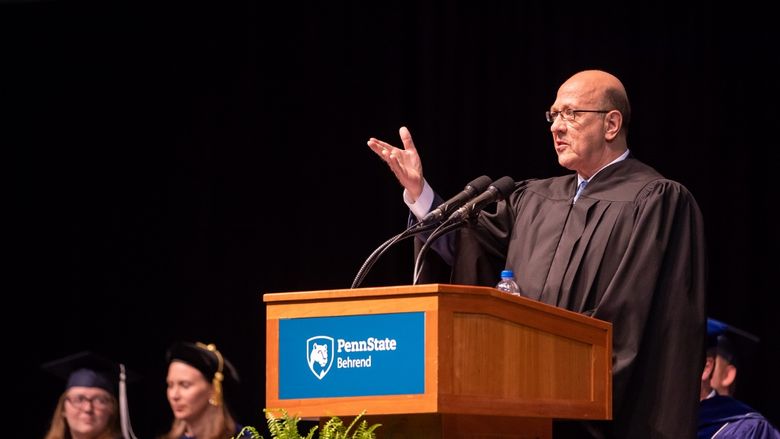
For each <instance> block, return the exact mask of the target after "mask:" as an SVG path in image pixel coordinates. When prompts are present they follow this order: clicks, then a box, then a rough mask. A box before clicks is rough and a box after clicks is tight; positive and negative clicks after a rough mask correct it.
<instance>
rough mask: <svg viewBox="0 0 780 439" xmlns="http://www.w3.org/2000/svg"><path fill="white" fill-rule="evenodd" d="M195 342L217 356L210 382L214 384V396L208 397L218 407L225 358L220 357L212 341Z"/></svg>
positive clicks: (220, 401)
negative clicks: (206, 342) (215, 366)
mask: <svg viewBox="0 0 780 439" xmlns="http://www.w3.org/2000/svg"><path fill="white" fill-rule="evenodd" d="M195 344H196V345H197V346H198V347H200V348H201V349H206V350H207V351H209V352H213V353H214V355H215V356H216V357H217V371H216V372H214V378H213V379H212V380H211V384H212V385H213V386H214V397H213V398H211V399H209V403H210V404H211V405H213V406H216V407H219V406H220V405H222V380H223V379H224V378H225V377H224V375H222V369H223V368H224V367H225V360H224V359H223V358H222V353H221V352H219V350H218V349H217V346H216V345H215V344H214V343H209V344H205V343H201V342H197V343H195Z"/></svg>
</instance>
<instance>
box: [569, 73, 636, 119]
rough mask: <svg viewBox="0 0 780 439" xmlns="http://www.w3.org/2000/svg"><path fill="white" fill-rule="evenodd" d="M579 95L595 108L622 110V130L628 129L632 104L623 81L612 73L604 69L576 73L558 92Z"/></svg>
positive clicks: (583, 100)
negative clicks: (629, 101)
mask: <svg viewBox="0 0 780 439" xmlns="http://www.w3.org/2000/svg"><path fill="white" fill-rule="evenodd" d="M561 93H565V94H574V95H577V96H578V97H579V98H580V99H582V102H588V103H589V104H590V105H594V107H593V108H607V109H615V110H618V111H620V114H622V115H623V126H622V131H623V133H624V134H625V132H627V131H628V123H629V121H630V120H631V106H630V104H629V103H628V95H627V94H626V89H625V87H623V83H622V82H620V80H619V79H618V78H617V77H616V76H615V75H612V74H610V73H607V72H605V71H602V70H584V71H582V72H579V73H575V74H574V75H573V76H572V77H571V78H569V79H567V80H566V82H564V83H563V85H561V87H560V88H559V89H558V94H559V95H560V94H561Z"/></svg>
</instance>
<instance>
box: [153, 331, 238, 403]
mask: <svg viewBox="0 0 780 439" xmlns="http://www.w3.org/2000/svg"><path fill="white" fill-rule="evenodd" d="M166 359H167V361H168V363H169V364H170V363H171V362H172V361H174V360H178V361H182V362H184V363H187V364H189V365H190V366H192V367H194V368H195V369H198V370H199V371H200V373H202V374H203V376H204V377H206V380H208V381H211V382H212V384H213V385H214V387H215V389H216V391H217V398H219V399H218V402H221V399H222V383H223V381H224V382H225V383H226V384H229V385H236V384H238V382H239V377H238V372H237V371H236V368H235V367H233V364H231V363H230V361H229V360H228V359H227V358H225V357H224V356H223V355H222V353H221V352H220V351H219V350H218V349H217V347H216V345H214V344H213V343H212V344H205V343H200V342H196V343H190V342H184V341H183V342H177V343H174V344H173V346H171V347H170V348H169V349H168V352H167V354H166Z"/></svg>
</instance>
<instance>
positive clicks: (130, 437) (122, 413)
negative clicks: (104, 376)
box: [119, 364, 138, 439]
mask: <svg viewBox="0 0 780 439" xmlns="http://www.w3.org/2000/svg"><path fill="white" fill-rule="evenodd" d="M119 419H120V423H121V424H122V437H124V439H138V438H136V437H135V433H133V426H132V425H130V407H129V406H128V404H127V383H126V374H125V365H124V364H120V365H119Z"/></svg>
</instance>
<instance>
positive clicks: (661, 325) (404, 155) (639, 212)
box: [367, 70, 706, 438]
mask: <svg viewBox="0 0 780 439" xmlns="http://www.w3.org/2000/svg"><path fill="white" fill-rule="evenodd" d="M545 116H546V118H547V121H548V122H549V123H550V133H551V135H552V140H553V151H554V152H555V154H556V155H557V158H558V163H559V164H560V165H561V166H563V167H564V168H566V169H569V170H571V171H573V172H572V173H571V174H569V175H565V176H558V177H553V178H544V179H527V180H522V181H519V182H515V184H514V189H513V190H511V191H510V192H511V193H509V194H504V195H505V196H504V197H503V199H502V200H500V201H499V202H498V203H497V204H496V206H495V210H494V211H490V212H488V211H484V212H481V213H479V214H478V215H477V217H476V220H475V221H472V222H471V223H470V224H469V227H462V228H460V229H457V230H456V231H454V232H453V233H448V234H445V235H443V236H442V237H441V238H440V239H439V240H438V241H440V242H437V243H436V245H435V246H432V247H431V248H433V249H435V252H436V253H438V255H439V256H441V259H443V260H444V261H445V262H446V263H447V264H448V265H449V268H448V270H447V272H446V273H443V275H442V276H439V277H437V276H436V275H435V274H431V273H425V274H424V275H423V277H422V278H421V279H422V281H424V282H434V281H439V282H447V283H456V284H467V285H484V286H493V285H495V283H496V280H497V279H498V278H499V273H500V271H501V270H502V269H505V268H506V269H511V270H513V271H514V273H515V274H516V275H517V282H518V284H519V286H520V290H521V294H522V295H523V296H526V297H529V298H531V299H535V300H539V301H542V302H544V303H547V304H552V305H555V306H558V307H562V308H566V309H568V310H572V311H576V312H579V313H582V314H585V315H589V316H592V317H595V318H598V319H601V320H605V321H608V322H611V323H612V325H613V339H612V343H613V346H612V354H613V356H612V360H613V361H612V372H613V380H612V390H613V392H612V420H611V421H589V422H584V421H583V422H580V421H566V422H555V423H554V426H553V431H554V437H556V438H562V437H579V438H582V437H586V438H587V437H592V438H650V437H652V438H690V437H695V435H696V422H695V420H696V411H697V407H698V394H699V375H700V373H701V367H700V366H699V365H701V364H702V363H703V361H704V346H703V340H704V335H705V330H704V327H705V318H706V317H705V315H706V310H705V281H706V257H705V234H704V226H703V219H702V215H701V212H700V209H699V207H698V205H697V203H696V201H695V199H694V197H693V195H692V194H691V193H690V192H689V191H688V189H687V188H686V187H685V186H683V185H682V184H680V183H679V182H676V181H673V180H670V179H668V178H665V177H663V176H662V175H661V174H660V173H658V172H657V171H656V170H655V169H653V168H652V167H650V166H648V165H647V164H645V163H643V162H641V161H640V160H639V159H638V158H636V157H635V156H634V155H632V154H631V152H630V151H629V148H628V140H627V135H628V127H629V122H630V119H631V107H630V104H629V100H628V96H627V93H626V90H625V88H624V86H623V84H622V82H621V81H620V80H619V79H618V78H617V77H615V76H614V75H612V74H610V73H607V72H604V71H600V70H586V71H581V72H578V73H576V74H574V75H573V76H571V77H570V78H569V79H568V80H566V81H565V82H564V83H563V84H562V85H561V86H560V87H559V89H558V93H557V96H556V99H555V101H554V102H553V103H552V105H551V106H550V109H549V111H547V112H546V115H545ZM399 132H400V137H401V142H402V147H396V146H393V145H392V144H390V143H388V142H385V141H382V140H379V139H376V138H370V139H369V140H368V142H367V143H368V146H369V148H370V149H371V150H372V151H373V152H374V153H376V155H377V156H379V157H380V158H381V159H382V160H383V161H385V162H386V163H387V165H388V166H389V168H390V170H391V171H392V172H393V174H394V175H395V176H396V178H397V179H398V181H399V182H400V183H401V185H402V186H403V187H404V194H403V198H404V201H405V202H406V203H407V205H408V206H409V208H410V211H411V214H413V215H411V220H412V221H415V220H420V219H421V218H423V217H424V216H425V215H426V214H427V213H428V212H430V211H431V210H432V209H433V208H435V207H436V206H438V205H439V204H440V203H442V202H443V201H442V198H441V197H440V196H438V195H437V194H436V193H435V192H434V191H433V190H432V188H431V186H430V185H429V183H428V181H426V180H425V178H424V177H423V166H422V161H421V159H420V155H419V153H418V152H417V148H416V146H415V144H414V141H413V140H412V136H411V133H410V132H409V130H408V129H407V128H406V127H401V129H400V131H399ZM418 244H419V242H418V243H416V245H417V246H418V247H419V245H418ZM430 255H432V254H431V253H429V254H427V255H426V256H430ZM430 265H433V264H430ZM696 340H701V341H702V342H701V343H696Z"/></svg>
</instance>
